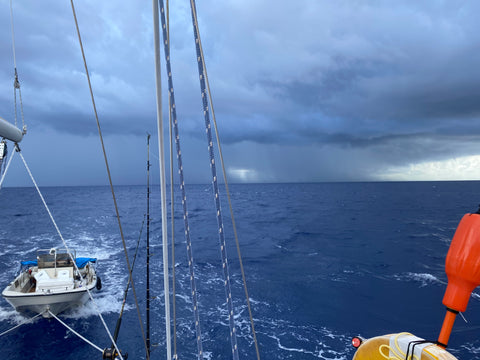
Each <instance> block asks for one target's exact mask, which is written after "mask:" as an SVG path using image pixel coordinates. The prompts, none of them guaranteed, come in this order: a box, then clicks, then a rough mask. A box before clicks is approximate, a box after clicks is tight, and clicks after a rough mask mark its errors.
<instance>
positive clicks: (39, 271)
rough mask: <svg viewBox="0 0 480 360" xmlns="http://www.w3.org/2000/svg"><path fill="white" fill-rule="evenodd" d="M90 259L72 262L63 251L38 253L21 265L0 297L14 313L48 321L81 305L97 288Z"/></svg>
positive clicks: (42, 251)
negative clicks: (44, 318)
mask: <svg viewBox="0 0 480 360" xmlns="http://www.w3.org/2000/svg"><path fill="white" fill-rule="evenodd" d="M95 262H96V259H94V258H76V257H75V253H69V252H67V251H66V250H57V249H50V250H39V251H38V255H37V260H35V261H24V262H22V267H21V270H20V273H19V274H18V275H17V276H16V277H15V279H14V280H13V281H12V282H11V283H10V284H9V285H8V286H7V287H6V288H5V289H4V290H3V292H2V296H3V297H4V298H5V300H7V301H8V302H9V303H10V304H11V305H12V306H13V307H14V308H15V310H17V311H19V312H27V313H28V312H33V313H37V314H42V316H43V317H51V314H50V313H53V314H54V315H57V314H58V313H61V312H64V311H66V310H69V309H72V308H74V307H77V306H82V305H83V304H85V303H86V302H87V300H88V298H89V294H88V292H89V291H90V290H93V289H94V288H95V287H97V289H99V288H100V287H101V285H99V284H100V278H99V277H98V276H97V274H96V270H95V266H94V264H95Z"/></svg>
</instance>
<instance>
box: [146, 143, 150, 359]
mask: <svg viewBox="0 0 480 360" xmlns="http://www.w3.org/2000/svg"><path fill="white" fill-rule="evenodd" d="M146 295H147V299H146V300H147V301H146V306H147V309H146V317H147V324H146V325H147V326H146V327H147V339H146V343H147V359H149V358H150V134H147V294H146Z"/></svg>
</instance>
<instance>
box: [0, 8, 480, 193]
mask: <svg viewBox="0 0 480 360" xmlns="http://www.w3.org/2000/svg"><path fill="white" fill-rule="evenodd" d="M75 5H76V10H77V16H78V21H79V26H80V31H81V34H82V37H83V42H84V48H85V52H86V57H87V62H88V66H89V70H90V73H91V77H92V86H93V90H94V94H95V97H96V104H97V108H98V113H99V118H100V122H101V126H102V131H103V135H104V137H105V142H106V148H107V152H108V157H109V160H110V166H111V169H112V171H113V181H114V183H115V184H143V183H144V182H145V177H146V175H145V167H146V166H145V163H146V151H147V150H146V133H147V132H150V133H151V134H153V135H154V136H152V140H155V141H154V142H153V143H152V147H151V150H152V159H154V160H155V157H156V156H158V145H157V143H156V106H155V86H154V64H153V60H154V55H153V33H152V4H151V2H149V1H129V2H119V1H106V0H105V1H93V0H85V1H77V2H76V3H75ZM197 10H198V15H199V25H200V32H201V36H202V43H203V46H204V52H205V56H206V64H207V69H208V75H209V80H210V85H211V90H212V93H213V100H214V104H213V105H214V108H215V111H216V116H217V122H218V125H219V132H220V138H221V141H222V145H223V150H224V157H225V161H226V168H227V171H228V175H229V181H230V182H239V181H250V182H277V181H281V182H297V181H303V182H308V181H365V180H366V181H370V180H373V181H376V180H453V179H480V40H479V35H478V34H480V22H479V21H478V16H477V15H478V14H479V13H480V3H479V2H468V1H454V0H450V1H440V0H435V1H414V0H412V1H371V0H369V1H361V0H351V1H341V0H336V1H321V0H296V1H278V0H277V1H274V0H242V1H239V0H201V1H198V3H197ZM13 15H14V26H15V41H16V59H17V69H18V73H19V77H20V82H21V85H22V97H23V104H24V112H25V121H26V123H27V126H28V133H27V135H26V136H25V138H24V140H23V141H22V142H21V147H22V153H23V155H24V157H25V159H26V161H27V163H28V164H29V166H30V168H31V169H32V172H33V174H34V176H35V177H36V179H37V181H38V182H39V184H40V185H82V184H83V185H91V184H105V183H106V181H107V176H106V170H105V166H104V164H103V157H102V154H101V148H100V141H99V139H98V134H97V128H96V124H95V118H94V113H93V109H92V105H91V100H90V94H89V91H88V84H87V80H86V77H85V75H84V68H83V63H82V58H81V53H80V48H79V45H78V40H77V37H76V31H75V24H74V20H73V16H72V10H71V6H70V2H69V1H53V0H49V1H41V2H39V1H34V0H23V1H18V0H17V1H14V4H13ZM170 16H171V46H172V50H171V58H172V72H173V81H174V85H175V96H176V100H177V113H178V118H179V127H180V135H181V146H182V152H183V160H184V168H185V173H186V181H187V182H188V183H199V182H200V183H207V182H209V181H210V180H209V176H210V170H209V166H208V160H209V159H208V152H207V140H206V137H205V130H204V119H203V112H202V105H201V100H200V99H201V98H200V88H199V83H198V72H197V68H196V55H195V48H194V40H193V31H192V25H191V18H190V8H189V1H187V0H185V1H180V0H176V1H173V4H172V6H171V15H170ZM0 53H1V54H2V55H1V57H0V117H3V118H4V119H7V120H9V121H13V119H14V99H13V79H14V77H13V74H14V70H13V69H14V65H13V55H12V37H11V25H10V2H9V0H0ZM163 59H164V58H163V53H162V70H164V65H165V64H164V62H163ZM164 79H165V77H164ZM166 103H167V101H166V100H165V99H164V104H166ZM165 114H166V111H165ZM10 149H11V146H10ZM175 164H176V163H175ZM155 168H156V169H158V165H157V166H156V167H155ZM156 169H154V171H156ZM153 176H157V177H158V172H156V173H155V172H154V175H153ZM5 184H6V185H7V186H16V185H30V184H31V182H30V180H29V178H28V176H27V174H26V172H25V170H24V168H23V165H22V163H21V161H20V157H17V156H16V158H15V159H14V161H13V165H12V167H11V168H10V170H9V173H7V178H6V181H5Z"/></svg>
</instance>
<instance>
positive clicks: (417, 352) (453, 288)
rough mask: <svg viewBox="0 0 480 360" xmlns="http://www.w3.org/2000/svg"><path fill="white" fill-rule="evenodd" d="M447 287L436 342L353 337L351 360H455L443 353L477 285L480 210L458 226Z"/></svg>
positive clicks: (402, 337)
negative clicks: (456, 320)
mask: <svg viewBox="0 0 480 360" xmlns="http://www.w3.org/2000/svg"><path fill="white" fill-rule="evenodd" d="M445 272H446V274H447V277H448V285H447V289H446V291H445V295H444V297H443V305H445V306H446V308H447V311H446V314H445V319H444V321H443V325H442V328H441V330H440V334H439V336H438V340H437V341H428V340H424V339H421V338H418V337H416V336H414V335H412V334H410V333H398V334H390V335H383V336H377V337H374V338H370V339H367V340H366V339H364V338H362V337H360V336H356V337H354V338H353V339H352V345H353V346H354V347H355V348H356V349H357V351H356V353H355V355H354V356H353V359H354V360H367V359H369V360H376V359H379V360H380V359H385V358H387V359H399V360H400V359H407V360H408V359H413V358H416V359H419V360H425V359H428V360H430V359H431V360H433V359H438V360H440V359H441V360H454V359H456V357H454V356H453V355H452V354H450V353H449V352H448V351H446V350H445V349H446V348H447V345H448V340H449V338H450V334H451V332H452V328H453V325H454V322H455V318H456V316H457V314H458V313H459V312H464V311H465V310H466V309H467V305H468V300H469V299H470V296H471V293H472V291H473V290H474V289H475V288H476V287H477V286H479V285H480V209H479V210H478V211H477V212H476V213H473V214H465V215H464V216H463V218H462V220H461V221H460V223H459V224H458V227H457V230H456V231H455V234H454V236H453V239H452V242H451V244H450V248H449V250H448V253H447V258H446V260H445Z"/></svg>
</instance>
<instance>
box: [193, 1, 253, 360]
mask: <svg viewBox="0 0 480 360" xmlns="http://www.w3.org/2000/svg"><path fill="white" fill-rule="evenodd" d="M190 6H191V8H192V19H193V22H194V27H195V28H196V31H197V39H198V48H199V50H200V54H199V55H200V56H201V59H202V63H203V73H204V75H205V76H204V78H205V82H206V89H207V92H208V99H209V103H210V110H211V114H212V121H213V125H214V129H215V135H216V140H217V147H218V154H219V156H220V163H221V166H222V173H223V178H224V181H225V192H226V194H227V198H228V205H229V210H230V217H231V219H232V228H233V233H234V238H235V244H236V247H237V255H238V260H239V264H240V272H241V275H242V281H243V288H244V292H245V298H246V302H247V308H248V314H249V318H250V325H251V327H252V335H253V341H254V344H255V351H256V355H257V360H260V351H259V346H258V341H257V336H256V332H255V325H254V321H253V315H252V309H251V306H250V296H249V295H248V288H247V281H246V277H245V270H244V267H243V261H242V254H241V251H240V243H239V240H238V233H237V227H236V223H235V217H234V214H233V206H232V200H231V196H230V190H229V187H228V180H227V172H226V170H225V162H224V160H223V152H222V147H221V145H220V136H219V132H218V127H217V121H216V118H215V111H214V108H213V101H212V93H211V91H210V83H209V81H208V74H207V65H206V63H205V57H204V54H203V47H202V40H201V37H200V29H199V26H198V19H197V11H196V7H195V0H190Z"/></svg>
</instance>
